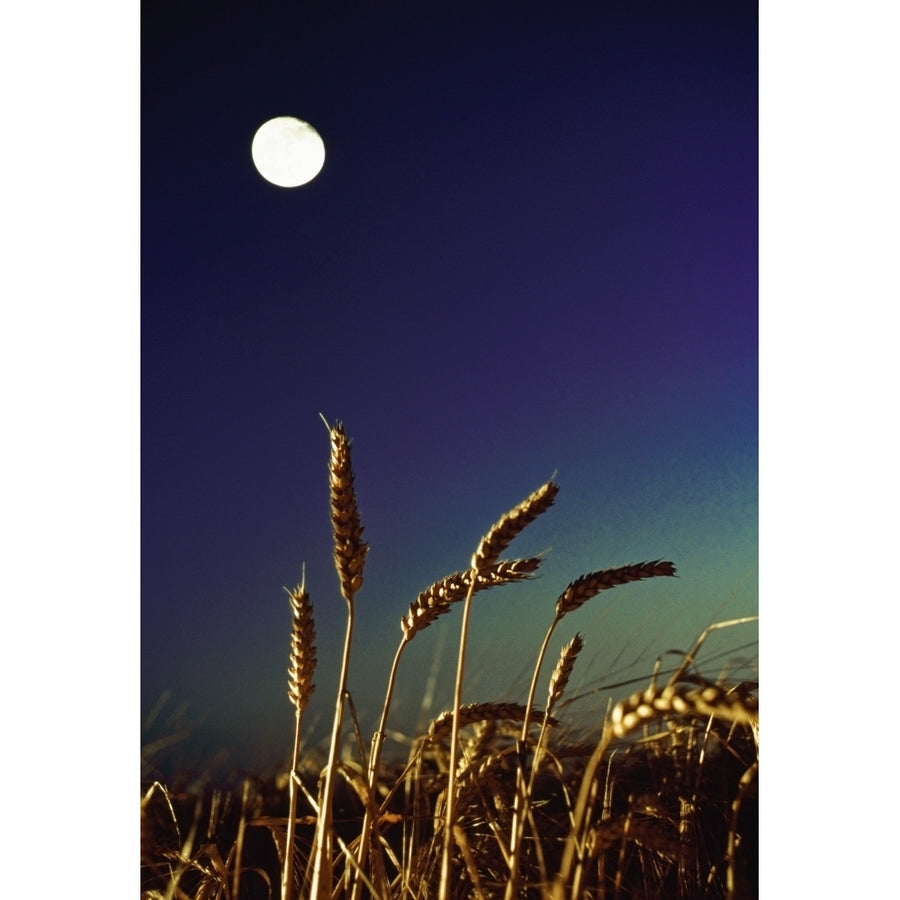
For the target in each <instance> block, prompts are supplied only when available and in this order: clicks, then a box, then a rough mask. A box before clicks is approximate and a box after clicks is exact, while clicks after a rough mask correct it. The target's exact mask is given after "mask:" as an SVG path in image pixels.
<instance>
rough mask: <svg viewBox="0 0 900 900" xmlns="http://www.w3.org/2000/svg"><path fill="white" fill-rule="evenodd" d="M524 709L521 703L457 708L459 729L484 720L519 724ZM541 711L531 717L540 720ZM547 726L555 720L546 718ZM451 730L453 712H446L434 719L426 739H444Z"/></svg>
mask: <svg viewBox="0 0 900 900" xmlns="http://www.w3.org/2000/svg"><path fill="white" fill-rule="evenodd" d="M525 711H526V710H525V707H524V706H523V705H522V704H521V703H468V704H466V705H465V706H461V707H460V708H459V727H460V728H463V727H465V726H466V725H472V724H474V723H476V722H483V721H486V720H490V721H494V722H498V721H505V722H521V721H522V720H523V719H524V718H525ZM543 715H544V713H543V711H542V710H539V709H532V710H531V717H532V719H534V718H540V717H542V716H543ZM547 724H548V725H551V726H556V725H558V724H559V721H558V720H557V719H554V718H553V717H552V716H548V717H547ZM452 730H453V710H452V709H451V710H447V711H446V712H444V713H441V715H439V716H438V717H437V718H436V719H434V720H433V721H432V723H431V725H430V726H429V728H428V737H429V738H430V739H432V740H436V739H437V738H441V737H445V736H446V735H448V734H450V733H451V731H452Z"/></svg>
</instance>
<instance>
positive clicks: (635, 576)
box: [505, 559, 675, 900]
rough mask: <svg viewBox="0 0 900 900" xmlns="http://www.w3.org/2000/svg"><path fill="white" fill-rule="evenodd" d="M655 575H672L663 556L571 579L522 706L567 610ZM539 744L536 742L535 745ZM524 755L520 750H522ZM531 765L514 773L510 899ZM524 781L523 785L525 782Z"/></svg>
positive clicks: (515, 884) (531, 694) (534, 687)
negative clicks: (525, 770)
mask: <svg viewBox="0 0 900 900" xmlns="http://www.w3.org/2000/svg"><path fill="white" fill-rule="evenodd" d="M658 575H670V576H674V575H675V566H674V565H673V564H672V563H670V562H667V561H664V560H659V559H656V560H653V561H652V562H641V563H635V564H632V565H627V566H617V567H616V568H612V569H599V570H597V571H595V572H589V573H587V574H586V575H582V576H581V577H579V578H576V579H575V580H574V581H573V582H571V583H570V584H569V585H568V586H567V587H566V589H565V590H564V591H563V592H562V594H560V595H559V597H558V598H557V600H556V612H555V615H554V617H553V621H552V622H551V623H550V627H549V628H548V629H547V633H546V635H545V636H544V642H543V644H542V645H541V649H540V650H539V651H538V658H537V663H536V665H535V668H534V675H533V676H532V678H531V687H530V688H529V690H528V699H527V701H526V704H525V705H526V707H530V706H531V704H532V703H533V702H534V695H535V691H536V690H537V682H538V677H539V676H540V671H541V667H542V666H543V664H544V657H545V656H546V653H547V647H548V646H549V644H550V638H551V637H552V635H553V632H554V631H555V629H556V626H557V625H558V624H559V623H560V621H562V619H563V617H565V616H566V615H568V614H569V613H570V612H574V611H575V610H577V609H579V608H580V607H582V606H583V605H584V604H585V603H587V601H588V600H590V599H591V598H592V597H596V596H597V594H599V593H600V592H601V591H605V590H609V589H610V588H614V587H618V586H619V585H623V584H628V583H630V582H632V581H640V580H642V579H644V578H655V577H656V576H658ZM528 726H529V721H528V717H527V716H526V718H525V721H524V722H523V723H522V740H523V741H524V740H525V735H526V733H527V731H528ZM539 747H540V745H539ZM523 756H524V754H523ZM535 770H536V769H535V766H534V764H533V766H532V770H531V774H530V775H529V777H528V779H527V781H526V778H525V773H524V772H523V771H522V769H521V765H520V768H519V772H518V775H517V787H518V790H517V791H516V798H515V802H514V807H513V820H512V831H511V835H510V861H511V865H510V874H509V880H508V882H507V888H506V894H505V900H513V898H514V897H515V896H516V892H517V891H518V879H519V869H518V867H519V855H520V850H521V846H522V835H523V833H524V827H525V818H526V817H527V815H528V806H529V799H528V795H529V791H530V785H531V784H533V780H534V773H535ZM526 785H527V786H526Z"/></svg>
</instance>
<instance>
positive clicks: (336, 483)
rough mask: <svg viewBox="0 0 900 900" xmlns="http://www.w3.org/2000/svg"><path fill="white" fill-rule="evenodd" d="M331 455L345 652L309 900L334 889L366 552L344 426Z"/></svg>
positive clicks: (332, 430)
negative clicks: (338, 791) (341, 770)
mask: <svg viewBox="0 0 900 900" xmlns="http://www.w3.org/2000/svg"><path fill="white" fill-rule="evenodd" d="M322 421H323V422H325V426H326V427H327V428H328V435H329V439H330V441H331V456H330V459H329V465H328V475H329V478H328V483H329V487H330V494H331V524H332V531H333V534H334V562H335V567H336V569H337V573H338V579H339V580H340V583H341V593H342V594H343V596H344V599H345V600H346V601H347V630H346V632H345V635H344V651H343V653H342V654H341V672H340V676H339V679H338V692H337V701H336V703H335V710H334V722H333V725H332V732H331V745H330V747H329V750H328V763H327V765H326V769H325V780H324V783H323V785H322V793H321V797H320V800H319V818H318V821H317V822H316V833H315V838H314V845H313V853H312V859H313V869H312V884H311V888H310V897H311V898H312V900H330V897H331V892H332V890H333V883H332V882H333V877H332V858H333V857H332V845H333V834H332V808H331V806H332V798H333V797H334V785H335V781H334V775H335V768H336V763H337V754H338V746H339V744H340V739H341V727H342V725H343V719H344V699H345V697H346V695H347V676H348V673H349V670H350V648H351V646H352V643H353V623H354V604H353V599H354V597H355V595H356V592H357V591H358V590H359V589H360V587H362V583H363V566H364V564H365V561H366V553H367V552H368V550H369V547H368V545H367V544H366V543H364V542H363V540H362V532H363V529H362V524H361V520H360V515H359V508H358V506H357V502H356V489H355V487H354V477H353V468H352V465H351V461H350V441H349V439H348V438H347V434H346V432H345V431H344V428H343V426H342V425H341V424H340V423H337V424H336V425H335V426H334V427H331V426H329V425H328V422H327V421H326V420H325V418H324V416H323V417H322Z"/></svg>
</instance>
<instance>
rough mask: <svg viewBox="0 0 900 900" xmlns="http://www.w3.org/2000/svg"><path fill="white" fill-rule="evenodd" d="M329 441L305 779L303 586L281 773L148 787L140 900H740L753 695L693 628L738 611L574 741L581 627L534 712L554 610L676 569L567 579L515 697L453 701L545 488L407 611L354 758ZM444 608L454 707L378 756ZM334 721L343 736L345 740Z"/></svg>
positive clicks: (346, 526) (754, 758) (747, 850)
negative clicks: (328, 686) (337, 597)
mask: <svg viewBox="0 0 900 900" xmlns="http://www.w3.org/2000/svg"><path fill="white" fill-rule="evenodd" d="M326 425H327V423H326ZM328 433H329V440H330V444H331V456H330V461H329V486H330V492H331V520H332V530H333V538H334V558H335V566H336V569H337V574H338V581H339V587H340V591H341V595H342V596H343V598H344V600H345V601H346V604H347V610H348V617H347V631H346V635H345V642H344V653H343V657H342V665H341V674H340V677H339V683H338V690H337V698H336V706H335V714H334V720H333V731H332V737H331V741H330V743H329V745H328V748H327V761H326V763H325V766H324V768H322V769H320V767H319V766H316V765H315V764H314V763H313V761H312V760H311V759H309V758H306V759H304V758H303V757H301V754H300V747H301V740H300V738H301V729H302V716H303V711H304V709H305V707H306V705H307V703H308V701H309V698H310V696H311V694H312V691H313V689H314V675H315V667H316V647H315V624H314V619H313V606H312V602H311V600H310V596H309V594H308V593H307V591H306V587H305V583H304V582H301V584H300V585H299V586H298V587H296V588H295V589H293V590H291V591H288V594H289V598H290V605H291V615H292V627H291V638H290V653H289V667H288V697H289V699H290V701H291V703H292V705H293V707H294V711H295V721H296V728H295V740H294V752H293V756H292V764H291V771H290V772H289V773H288V774H287V775H286V776H285V778H284V779H283V781H279V782H278V783H276V784H263V783H255V782H253V781H251V780H244V781H243V782H242V783H241V784H240V785H236V786H235V790H234V791H232V792H222V791H213V790H211V789H210V790H209V791H207V792H205V793H202V794H201V793H194V794H189V795H183V796H182V795H179V794H178V792H177V791H175V790H171V789H169V788H167V787H165V786H163V785H161V784H159V783H154V784H152V785H147V786H146V787H145V791H144V794H143V797H142V802H141V824H142V853H141V864H142V898H145V900H156V898H229V900H230V898H233V900H238V898H253V897H261V898H262V897H265V898H269V900H274V898H278V897H281V898H282V900H289V898H308V897H311V898H315V900H343V898H351V900H362V898H377V900H389V898H390V900H401V898H402V900H430V898H439V900H456V898H476V900H488V898H490V900H494V898H498V900H499V898H504V900H518V898H529V900H531V898H534V900H582V898H591V900H594V898H596V900H600V898H610V900H619V898H621V900H625V898H648V900H657V898H684V900H688V898H728V900H743V898H745V897H754V896H756V884H757V878H756V863H757V858H756V847H757V827H758V826H757V819H756V806H757V781H758V766H759V763H758V744H757V740H758V700H757V689H756V685H755V684H747V683H740V684H729V683H714V682H711V681H709V680H707V679H706V678H704V677H703V676H702V675H701V673H700V669H699V667H698V664H697V660H698V657H699V656H700V654H701V653H702V649H703V645H704V642H705V640H706V638H707V636H708V633H709V632H710V631H712V630H715V629H719V628H724V627H740V626H741V625H742V624H744V623H746V622H748V621H752V619H741V620H733V621H731V622H725V623H716V624H715V625H713V626H710V628H709V629H707V631H705V632H704V633H703V634H702V635H700V636H699V638H698V640H697V642H696V644H695V645H694V647H693V648H692V649H691V650H690V652H688V653H686V654H685V655H684V657H683V659H681V661H680V663H679V664H678V665H677V667H676V668H675V670H674V671H673V672H672V673H671V676H670V677H669V679H668V680H667V681H665V682H664V683H662V682H661V679H660V675H659V674H654V675H653V676H648V678H647V683H646V684H645V686H644V687H643V688H642V689H641V690H638V691H636V692H635V693H633V694H632V695H630V696H628V697H625V698H623V699H621V700H620V701H619V702H618V703H617V704H615V705H614V706H612V708H611V709H608V710H606V711H605V712H602V713H598V714H597V717H596V720H595V721H596V725H595V726H594V727H593V728H591V729H587V730H584V729H581V730H578V729H576V728H575V726H574V724H573V723H567V722H566V721H565V719H564V718H562V717H561V716H562V713H560V710H561V709H562V710H564V709H565V708H566V706H567V701H566V702H564V699H563V698H564V697H565V694H566V691H567V689H568V686H569V682H570V680H571V678H572V674H573V672H574V670H575V667H576V665H577V662H578V658H579V654H580V653H581V651H582V649H583V648H584V646H585V643H586V642H587V641H589V638H586V637H585V636H584V635H582V634H576V635H575V636H574V637H573V638H572V639H571V640H570V641H569V642H568V644H566V645H565V646H564V647H563V648H562V651H561V652H560V656H559V659H558V661H557V663H556V666H555V668H554V669H553V672H552V674H551V675H550V678H549V681H548V682H547V687H546V694H545V695H544V696H546V705H545V708H544V709H543V710H541V709H540V708H537V707H535V705H534V700H535V696H536V694H537V689H538V684H539V683H540V681H541V670H542V668H543V663H544V659H545V656H546V653H547V650H548V647H549V644H550V640H551V637H552V635H553V634H554V631H555V629H556V627H557V626H558V625H559V624H560V622H561V621H562V620H563V619H564V618H565V616H566V615H568V614H569V613H570V612H573V611H574V610H576V609H578V608H580V607H581V606H582V605H583V604H585V603H586V602H588V601H590V600H591V599H592V598H594V597H596V596H597V595H599V594H600V593H601V592H603V591H606V590H609V589H611V588H614V587H621V586H624V585H627V584H628V583H630V582H636V581H640V580H643V579H646V578H655V577H660V576H662V577H666V576H668V577H671V576H674V575H675V567H674V566H673V565H672V563H670V562H667V561H663V560H654V561H650V562H642V563H636V564H633V565H626V566H619V567H616V568H607V569H601V570H597V571H595V572H591V573H588V574H586V575H582V576H581V577H579V578H576V579H575V580H574V581H572V582H571V583H570V584H569V585H568V587H566V589H565V590H564V591H563V592H562V593H561V594H560V595H559V597H558V598H557V600H556V604H555V607H553V608H552V612H551V615H550V617H549V618H550V621H549V626H548V629H547V632H546V636H545V639H544V641H543V643H542V645H541V647H540V648H539V649H538V652H537V656H536V663H535V667H534V674H533V676H532V680H531V685H530V688H529V693H528V697H527V698H526V700H525V702H524V703H516V702H502V703H501V702H478V703H465V704H463V703H462V702H461V698H462V696H463V690H464V684H465V651H466V645H467V634H468V622H469V615H470V612H471V607H472V600H473V597H474V596H475V595H476V594H477V593H479V592H480V591H484V590H488V589H490V588H492V587H495V586H499V585H503V584H512V583H516V582H519V581H522V580H526V579H529V578H532V577H533V576H534V574H535V573H536V572H537V570H538V569H539V567H540V564H541V558H540V557H537V556H532V557H526V558H523V559H514V560H501V559H500V556H501V555H502V554H503V553H504V552H505V551H506V550H507V548H508V547H509V545H510V544H511V543H512V542H513V541H514V540H515V539H516V538H517V537H518V536H519V535H520V534H521V533H522V531H523V530H524V529H525V528H526V527H527V526H528V525H529V524H530V523H531V522H533V521H534V520H535V519H536V518H538V517H539V516H541V515H542V514H543V513H544V512H546V511H547V510H548V509H549V508H550V507H551V506H552V505H553V503H554V501H555V499H556V497H557V494H558V492H559V487H558V485H556V484H555V483H554V482H553V481H552V480H551V481H548V482H547V483H546V484H544V485H542V486H541V487H539V488H538V489H537V490H535V491H534V492H533V493H532V494H530V495H529V496H528V497H526V498H525V500H523V501H522V502H521V503H520V504H519V505H518V506H516V507H515V508H514V509H513V510H511V511H510V512H508V513H506V514H504V515H503V516H501V517H500V518H499V519H498V520H497V522H496V523H495V524H494V525H493V526H492V527H491V528H490V529H489V530H488V531H487V532H486V533H485V535H484V537H483V538H482V539H481V541H480V542H479V543H478V544H477V546H476V550H475V552H474V554H473V556H472V560H471V566H470V568H469V569H467V570H462V571H457V572H454V573H453V574H451V575H448V576H447V577H446V578H443V579H441V580H440V581H438V582H436V583H435V584H433V585H431V586H430V587H428V588H426V589H425V590H424V591H422V593H420V594H419V595H418V597H417V598H416V599H415V600H414V601H413V602H412V603H411V604H410V606H409V609H408V612H407V613H406V615H404V616H403V617H402V619H401V637H400V641H399V644H398V647H397V650H396V653H395V656H394V662H393V665H392V667H391V671H390V675H389V678H388V683H387V687H386V693H385V700H384V703H383V706H382V710H381V716H380V722H379V726H378V728H377V730H376V732H375V734H374V735H373V736H372V744H371V748H370V750H369V753H368V754H367V755H366V754H365V753H364V752H362V743H361V740H360V739H359V726H358V722H357V721H356V715H355V710H353V708H352V704H351V705H349V706H348V701H350V695H349V692H348V690H347V671H348V664H349V659H350V655H351V649H352V635H353V623H354V602H355V597H356V594H357V592H358V591H359V590H360V588H361V587H362V583H363V569H364V565H365V559H366V554H367V552H368V547H367V545H366V544H365V543H364V542H363V540H362V532H363V527H362V520H361V516H360V513H359V508H358V504H357V498H356V488H355V483H354V476H353V469H352V465H351V458H350V441H349V439H348V438H347V435H346V433H345V432H344V429H343V427H342V426H341V425H340V424H338V425H336V426H333V427H332V426H328ZM455 604H462V615H461V622H460V644H459V660H458V664H457V672H456V682H455V685H454V701H453V705H452V707H451V708H450V709H448V710H447V711H446V712H444V713H442V714H441V715H440V716H438V717H437V718H435V719H434V720H433V721H432V723H431V725H430V727H429V728H428V729H427V730H426V732H425V733H424V734H422V735H421V736H419V737H416V738H414V739H412V740H411V741H410V746H411V750H410V751H409V755H408V757H407V758H406V760H405V762H404V761H401V760H399V759H397V758H394V759H391V760H389V761H388V763H385V762H384V761H383V747H384V742H385V738H386V735H387V733H388V721H389V715H390V708H391V700H392V697H393V693H394V689H395V685H396V680H397V677H398V673H399V665H400V660H401V658H402V655H403V651H404V649H405V648H406V647H407V646H408V645H409V643H410V642H411V641H412V640H413V639H414V638H415V637H416V635H417V634H419V633H420V632H421V631H423V630H424V629H425V628H427V627H429V626H430V625H432V624H433V623H434V622H435V621H436V620H437V619H438V618H439V617H441V616H443V615H444V614H445V613H448V612H450V611H451V609H452V607H453V606H454V605H455ZM754 619H755V617H754ZM658 668H659V667H658V666H657V669H658ZM348 709H349V715H350V716H351V718H352V720H353V724H354V731H355V733H356V735H357V737H356V740H355V741H354V743H353V744H352V745H349V746H344V738H343V730H344V729H343V721H344V716H345V713H346V712H347V711H348ZM354 747H355V748H356V752H353V748H354ZM354 759H355V760H356V761H355V762H354V761H353V760H354ZM317 784H318V785H319V789H318V791H317V792H316V788H315V786H316V785H317Z"/></svg>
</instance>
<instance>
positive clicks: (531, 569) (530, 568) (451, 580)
mask: <svg viewBox="0 0 900 900" xmlns="http://www.w3.org/2000/svg"><path fill="white" fill-rule="evenodd" d="M541 561H542V560H541V557H539V556H531V557H529V558H528V559H513V560H508V561H507V560H501V561H499V562H495V563H493V564H492V565H490V566H488V567H487V568H485V569H483V570H481V571H479V572H478V574H477V576H476V582H475V591H476V592H477V591H483V590H487V589H488V588H492V587H496V586H497V585H500V584H511V583H513V582H515V581H524V580H525V579H527V578H531V577H532V576H533V574H534V573H535V572H536V571H537V569H538V567H539V566H540V565H541ZM471 583H472V570H471V569H466V571H464V572H454V573H453V574H452V575H447V576H446V577H445V578H442V579H441V580H440V581H436V582H435V583H434V584H432V585H431V586H430V587H428V588H426V589H425V590H424V591H422V593H421V594H419V596H418V597H416V599H415V601H413V603H411V604H410V606H409V612H408V613H407V614H406V615H405V616H404V617H403V618H402V619H401V620H400V628H401V629H402V631H403V639H404V641H411V640H412V639H413V638H414V637H415V636H416V635H417V634H418V633H419V632H420V631H423V630H424V629H426V628H427V627H428V626H429V625H430V624H431V623H432V622H434V620H435V619H437V618H438V616H442V615H443V614H444V613H445V612H449V611H450V607H451V605H452V604H454V603H457V602H459V601H460V600H465V599H466V595H467V594H468V592H469V585H470V584H471Z"/></svg>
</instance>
